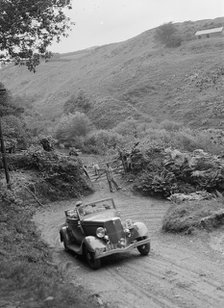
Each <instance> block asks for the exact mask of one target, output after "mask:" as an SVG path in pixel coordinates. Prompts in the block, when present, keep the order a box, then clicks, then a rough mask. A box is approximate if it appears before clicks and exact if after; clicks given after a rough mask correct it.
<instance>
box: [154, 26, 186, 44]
mask: <svg viewBox="0 0 224 308" xmlns="http://www.w3.org/2000/svg"><path fill="white" fill-rule="evenodd" d="M154 38H155V40H156V41H159V42H160V43H162V44H164V45H165V46H166V47H178V46H180V45H181V41H182V40H181V37H180V36H179V35H178V33H177V29H176V27H175V25H174V24H173V23H172V22H169V23H166V24H163V25H161V26H159V27H158V28H156V31H155V35H154Z"/></svg>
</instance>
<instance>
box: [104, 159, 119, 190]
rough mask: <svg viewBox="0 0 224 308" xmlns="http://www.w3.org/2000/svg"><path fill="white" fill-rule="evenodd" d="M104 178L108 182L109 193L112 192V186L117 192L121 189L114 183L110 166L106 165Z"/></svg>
mask: <svg viewBox="0 0 224 308" xmlns="http://www.w3.org/2000/svg"><path fill="white" fill-rule="evenodd" d="M106 176H107V181H108V184H109V188H110V192H113V187H112V184H113V185H114V187H115V188H116V189H117V190H119V189H121V188H120V187H119V186H118V184H117V183H116V181H115V180H114V177H113V169H112V168H111V166H110V165H109V164H108V163H107V167H106Z"/></svg>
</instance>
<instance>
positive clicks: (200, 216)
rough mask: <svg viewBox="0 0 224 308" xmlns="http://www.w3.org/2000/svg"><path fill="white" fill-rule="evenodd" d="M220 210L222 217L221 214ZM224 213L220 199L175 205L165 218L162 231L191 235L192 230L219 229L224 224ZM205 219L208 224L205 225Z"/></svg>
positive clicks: (223, 206)
mask: <svg viewBox="0 0 224 308" xmlns="http://www.w3.org/2000/svg"><path fill="white" fill-rule="evenodd" d="M220 210H221V211H222V215H220V214H219V213H221V212H220ZM223 213H224V205H223V200H220V199H212V200H202V201H188V202H184V203H182V204H173V205H172V206H171V207H170V208H169V210H168V211H167V213H166V214H165V216H164V219H163V226H162V229H163V230H164V231H166V232H183V231H186V232H188V233H190V232H191V230H192V228H203V227H206V228H207V227H209V228H210V226H212V227H218V226H219V225H220V224H223ZM220 218H221V219H220ZM205 219H206V220H207V221H208V223H207V224H206V223H203V222H204V220H205Z"/></svg>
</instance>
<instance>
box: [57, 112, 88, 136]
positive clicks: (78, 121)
mask: <svg viewBox="0 0 224 308" xmlns="http://www.w3.org/2000/svg"><path fill="white" fill-rule="evenodd" d="M90 129H91V122H90V120H89V118H88V117H87V115H85V114H84V113H81V112H78V111H77V112H76V113H75V114H71V113H70V114H69V115H65V116H63V117H62V118H61V120H60V122H59V123H58V125H57V128H56V134H55V137H56V139H58V140H59V141H60V142H72V141H75V140H76V139H77V138H79V137H85V136H86V135H87V133H88V132H89V131H90Z"/></svg>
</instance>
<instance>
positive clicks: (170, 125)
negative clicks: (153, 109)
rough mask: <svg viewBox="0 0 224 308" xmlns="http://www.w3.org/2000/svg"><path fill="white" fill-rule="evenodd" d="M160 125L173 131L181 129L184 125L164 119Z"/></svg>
mask: <svg viewBox="0 0 224 308" xmlns="http://www.w3.org/2000/svg"><path fill="white" fill-rule="evenodd" d="M160 127H161V128H163V129H165V130H167V131H171V132H173V131H179V130H180V129H181V127H182V124H181V123H178V122H174V121H170V120H164V121H162V122H161V123H160Z"/></svg>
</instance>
